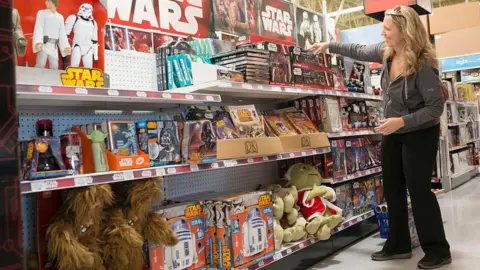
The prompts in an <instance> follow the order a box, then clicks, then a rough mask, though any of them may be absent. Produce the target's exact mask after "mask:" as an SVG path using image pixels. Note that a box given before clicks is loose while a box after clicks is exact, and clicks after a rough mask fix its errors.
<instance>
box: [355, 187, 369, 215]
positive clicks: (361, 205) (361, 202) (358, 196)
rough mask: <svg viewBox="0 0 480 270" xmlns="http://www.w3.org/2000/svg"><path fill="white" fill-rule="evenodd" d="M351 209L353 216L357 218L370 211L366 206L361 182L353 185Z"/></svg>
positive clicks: (365, 197)
mask: <svg viewBox="0 0 480 270" xmlns="http://www.w3.org/2000/svg"><path fill="white" fill-rule="evenodd" d="M353 208H354V215H355V216H358V215H361V214H363V213H366V212H368V211H369V210H370V208H369V207H368V205H367V196H366V194H365V189H364V188H363V186H362V183H361V181H360V182H355V183H353Z"/></svg>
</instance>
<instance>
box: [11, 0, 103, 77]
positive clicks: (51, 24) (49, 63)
mask: <svg viewBox="0 0 480 270" xmlns="http://www.w3.org/2000/svg"><path fill="white" fill-rule="evenodd" d="M14 7H15V14H16V15H17V16H16V17H17V19H16V24H15V25H16V28H19V29H22V31H23V35H24V36H25V37H26V39H25V40H26V41H27V43H28V46H27V47H26V51H25V53H22V54H20V53H19V55H18V56H19V59H18V65H19V66H23V67H35V68H41V69H51V70H57V69H60V70H65V69H66V68H67V67H84V68H99V69H100V70H103V68H104V66H103V65H104V63H103V45H102V42H101V40H103V35H102V29H103V27H104V25H105V22H106V18H107V9H106V6H105V5H104V3H102V1H99V0H69V1H65V0H46V1H15V3H14Z"/></svg>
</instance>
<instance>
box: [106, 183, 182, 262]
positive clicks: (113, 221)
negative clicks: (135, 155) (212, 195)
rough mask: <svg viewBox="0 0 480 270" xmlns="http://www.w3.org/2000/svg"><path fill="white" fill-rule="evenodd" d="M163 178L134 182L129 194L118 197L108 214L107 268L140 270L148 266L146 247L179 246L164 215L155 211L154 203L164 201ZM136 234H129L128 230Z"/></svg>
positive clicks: (128, 191)
mask: <svg viewBox="0 0 480 270" xmlns="http://www.w3.org/2000/svg"><path fill="white" fill-rule="evenodd" d="M160 181H161V180H160V179H154V178H152V179H146V180H139V181H134V182H131V184H130V185H129V187H128V188H126V193H125V194H124V195H123V196H119V198H118V200H119V202H118V203H117V204H116V207H114V208H112V209H111V210H110V211H109V216H108V219H107V222H106V227H105V229H104V231H103V235H104V239H105V250H104V251H105V257H104V258H105V266H106V267H107V269H115V270H140V269H143V267H144V265H145V258H144V254H143V244H144V242H145V241H148V242H149V243H151V244H164V245H166V246H174V245H176V244H177V243H178V239H177V237H176V235H175V233H174V232H173V231H172V230H171V229H170V228H169V227H168V225H167V223H166V222H165V220H164V219H163V217H162V216H160V215H158V214H156V213H153V212H152V203H153V201H154V200H163V192H162V189H161V188H160ZM127 228H130V229H133V230H134V232H135V233H126V229H127Z"/></svg>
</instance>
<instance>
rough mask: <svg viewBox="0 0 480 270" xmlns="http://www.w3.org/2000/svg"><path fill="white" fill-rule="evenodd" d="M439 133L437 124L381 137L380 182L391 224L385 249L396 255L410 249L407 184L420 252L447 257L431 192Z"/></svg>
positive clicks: (445, 244)
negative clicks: (381, 178) (381, 182)
mask: <svg viewBox="0 0 480 270" xmlns="http://www.w3.org/2000/svg"><path fill="white" fill-rule="evenodd" d="M439 132H440V130H439V125H436V126H433V127H431V128H427V129H423V130H419V131H414V132H410V133H406V134H392V135H389V136H384V137H383V142H382V170H383V183H384V193H385V199H386V200H387V204H388V212H389V225H390V234H389V236H388V240H387V242H386V244H385V246H384V250H387V251H391V252H395V253H398V254H402V253H408V252H411V250H412V248H411V241H410V231H409V228H408V208H407V194H406V190H407V187H408V191H409V194H410V199H411V202H412V210H413V217H414V219H415V226H416V227H417V233H418V237H419V239H420V244H421V246H422V249H423V251H424V252H425V254H427V255H431V256H440V257H442V258H443V257H448V256H450V246H449V244H448V242H447V240H446V237H445V231H444V229H443V222H442V216H441V213H440V207H439V205H438V201H437V197H436V196H435V194H434V193H433V192H432V191H431V181H432V172H433V168H434V166H435V158H436V155H437V149H438V140H439Z"/></svg>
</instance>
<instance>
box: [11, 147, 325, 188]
mask: <svg viewBox="0 0 480 270" xmlns="http://www.w3.org/2000/svg"><path fill="white" fill-rule="evenodd" d="M328 152H330V147H325V148H318V149H310V150H302V151H296V152H290V153H284V154H278V155H272V156H260V157H251V158H241V159H232V160H219V161H217V162H213V163H206V164H199V165H188V164H181V165H172V166H162V167H149V168H144V169H135V170H126V171H111V172H105V173H92V174H83V175H71V176H66V177H60V178H50V179H43V180H32V181H28V180H27V181H22V182H21V183H20V189H21V192H22V194H28V193H36V192H44V191H52V190H60V189H67V188H74V187H84V186H92V185H100V184H111V183H116V182H124V181H133V180H139V179H145V178H150V177H163V176H172V175H179V174H185V173H195V172H200V171H207V170H214V169H221V168H230V167H238V166H246V165H252V164H259V163H265V162H272V161H278V160H285V159H292V158H298V157H306V156H315V155H319V154H325V153H328Z"/></svg>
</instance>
